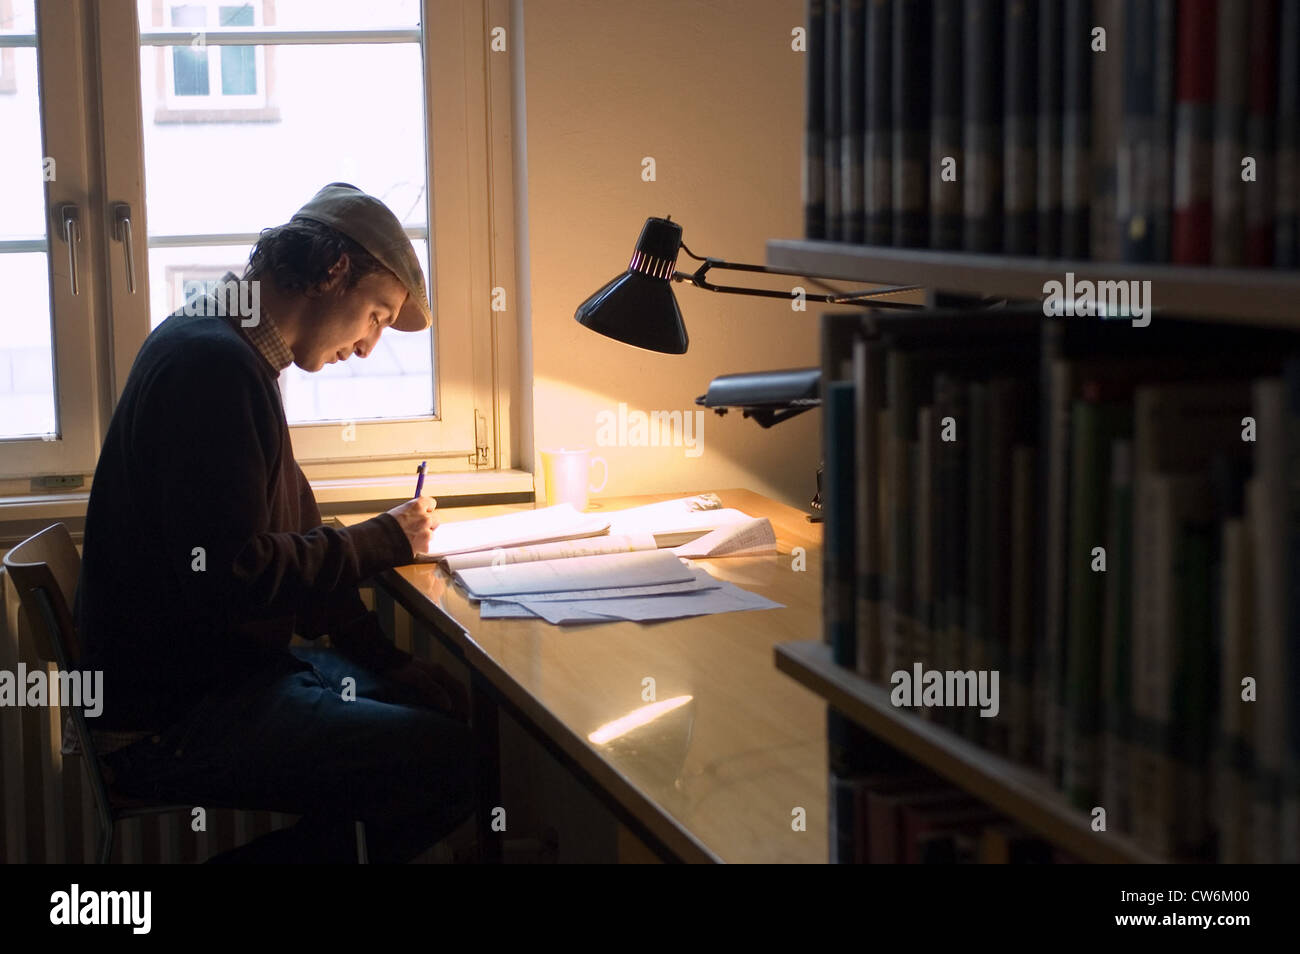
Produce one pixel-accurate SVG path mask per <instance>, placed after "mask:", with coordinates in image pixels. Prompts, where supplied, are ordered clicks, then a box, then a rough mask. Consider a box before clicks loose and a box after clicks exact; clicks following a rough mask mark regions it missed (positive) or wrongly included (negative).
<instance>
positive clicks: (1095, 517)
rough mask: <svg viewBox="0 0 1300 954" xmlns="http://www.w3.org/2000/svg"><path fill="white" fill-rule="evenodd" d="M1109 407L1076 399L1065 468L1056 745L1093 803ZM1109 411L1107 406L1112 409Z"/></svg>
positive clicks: (1079, 802)
mask: <svg viewBox="0 0 1300 954" xmlns="http://www.w3.org/2000/svg"><path fill="white" fill-rule="evenodd" d="M1108 410H1109V409H1107V408H1104V407H1102V406H1100V405H1097V404H1094V403H1093V402H1091V401H1086V400H1081V401H1075V402H1074V408H1073V412H1072V417H1071V425H1072V428H1073V434H1072V438H1073V439H1072V442H1071V443H1072V447H1071V450H1070V473H1071V475H1072V476H1073V477H1074V481H1073V486H1072V493H1071V500H1070V545H1069V553H1068V556H1067V558H1066V564H1067V566H1068V576H1069V587H1070V615H1069V620H1068V621H1067V622H1068V628H1067V633H1066V654H1065V655H1066V676H1067V678H1066V679H1065V680H1064V684H1063V686H1062V689H1063V690H1064V699H1063V706H1064V709H1065V713H1066V718H1065V725H1064V729H1065V739H1064V743H1063V747H1062V751H1063V753H1064V759H1063V785H1064V788H1065V791H1066V794H1067V796H1068V797H1069V799H1070V801H1071V802H1073V803H1074V805H1075V807H1076V808H1081V809H1084V810H1085V811H1086V810H1089V809H1091V808H1092V807H1093V806H1094V805H1096V804H1098V796H1099V794H1100V792H1099V791H1098V786H1097V779H1098V777H1099V774H1100V773H1099V771H1098V766H1099V763H1100V758H1099V751H1098V747H1099V741H1100V740H1099V730H1098V722H1099V718H1098V708H1097V702H1098V698H1099V694H1100V689H1099V682H1100V680H1099V674H1100V665H1101V662H1100V649H1101V636H1102V619H1103V617H1102V609H1103V607H1104V606H1105V593H1106V589H1105V581H1106V576H1107V574H1106V573H1105V572H1104V571H1100V572H1099V571H1098V570H1097V569H1096V567H1095V565H1094V561H1095V559H1096V557H1095V556H1094V554H1093V548H1094V547H1096V546H1099V545H1101V544H1102V542H1103V540H1104V533H1105V526H1106V523H1105V521H1106V511H1105V499H1106V498H1105V487H1106V475H1107V473H1108V472H1109V469H1110V460H1109V454H1110V434H1109V433H1108V430H1109V428H1108V427H1107V420H1106V417H1107V412H1108ZM1111 413H1112V415H1113V411H1112V412H1111Z"/></svg>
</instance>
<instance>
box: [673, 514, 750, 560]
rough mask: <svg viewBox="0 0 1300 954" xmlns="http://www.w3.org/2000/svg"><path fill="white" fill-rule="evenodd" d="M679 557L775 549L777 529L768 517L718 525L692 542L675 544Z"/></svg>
mask: <svg viewBox="0 0 1300 954" xmlns="http://www.w3.org/2000/svg"><path fill="white" fill-rule="evenodd" d="M672 551H673V552H674V553H676V554H677V555H678V556H679V557H698V558H704V557H721V556H757V555H759V554H762V553H775V552H776V531H774V530H773V529H772V521H771V520H769V519H767V517H758V518H756V519H753V520H746V521H745V522H744V523H737V524H732V525H731V526H728V527H719V528H718V529H717V530H714V531H712V532H711V533H706V534H705V535H704V536H702V537H699V538H698V539H695V540H692V541H691V542H690V543H683V544H682V545H681V546H679V547H673V548H672Z"/></svg>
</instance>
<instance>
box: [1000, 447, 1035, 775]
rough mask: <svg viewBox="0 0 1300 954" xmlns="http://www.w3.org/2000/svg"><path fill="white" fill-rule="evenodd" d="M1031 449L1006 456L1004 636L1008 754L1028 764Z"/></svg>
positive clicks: (1032, 719) (1031, 661)
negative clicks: (1008, 598) (1006, 596)
mask: <svg viewBox="0 0 1300 954" xmlns="http://www.w3.org/2000/svg"><path fill="white" fill-rule="evenodd" d="M1037 467H1038V461H1037V455H1036V454H1035V452H1034V448H1032V447H1025V446H1021V445H1017V446H1016V447H1015V449H1014V450H1013V451H1012V455H1011V577H1010V581H1011V604H1010V632H1009V636H1008V642H1009V645H1008V650H1007V656H1008V669H1009V676H1010V678H1009V679H1008V683H1009V689H1010V692H1009V697H1010V698H1009V703H1010V705H1009V707H1008V710H1007V729H1008V739H1007V754H1008V755H1009V756H1010V757H1011V758H1012V759H1014V760H1015V761H1017V762H1020V763H1022V764H1029V762H1030V760H1031V758H1032V755H1033V750H1032V734H1031V732H1030V727H1031V726H1032V725H1033V724H1034V723H1035V722H1036V721H1037V720H1036V718H1035V714H1034V711H1033V705H1032V694H1031V686H1032V673H1033V672H1034V669H1035V660H1034V655H1033V645H1034V637H1033V633H1034V628H1035V625H1036V623H1037V619H1036V616H1035V614H1034V589H1035V588H1034V576H1035V574H1034V562H1035V559H1036V556H1037V554H1036V548H1035V546H1034V540H1035V533H1034V523H1035V519H1036V516H1037V514H1036V513H1035V510H1034V502H1035V496H1036V491H1037V487H1038V474H1037Z"/></svg>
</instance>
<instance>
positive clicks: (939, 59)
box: [926, 0, 965, 249]
mask: <svg viewBox="0 0 1300 954" xmlns="http://www.w3.org/2000/svg"><path fill="white" fill-rule="evenodd" d="M933 12H934V16H933V25H932V36H933V41H932V44H931V47H930V51H931V55H930V76H931V81H930V165H929V168H928V169H927V170H926V176H927V179H926V181H927V182H929V184H930V247H931V248H937V249H958V248H961V243H962V182H963V181H964V178H965V170H964V169H963V162H962V159H963V156H962V75H963V72H962V42H961V27H962V8H961V0H934V4H933Z"/></svg>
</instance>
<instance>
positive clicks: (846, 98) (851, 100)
mask: <svg viewBox="0 0 1300 954" xmlns="http://www.w3.org/2000/svg"><path fill="white" fill-rule="evenodd" d="M840 2H841V3H842V4H843V7H842V8H841V13H842V17H841V21H840V131H841V136H840V143H841V153H840V188H841V190H842V191H841V195H840V209H841V211H842V214H843V217H844V218H843V227H842V229H843V230H842V233H841V235H840V238H841V239H843V241H845V242H852V243H854V244H855V245H860V244H861V243H862V236H863V234H864V228H865V209H864V206H863V198H862V183H863V148H864V139H863V128H862V126H863V119H864V116H863V110H864V107H863V101H862V100H863V93H864V90H863V66H864V63H863V60H864V58H865V49H864V47H863V42H864V41H863V33H864V31H865V29H866V18H867V14H866V6H865V3H866V0H840Z"/></svg>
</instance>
